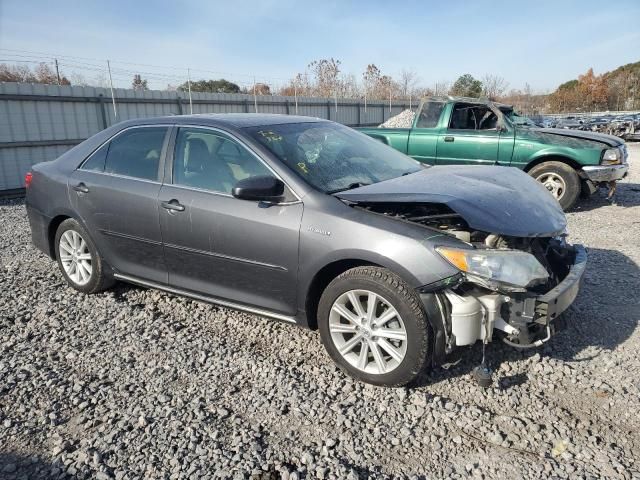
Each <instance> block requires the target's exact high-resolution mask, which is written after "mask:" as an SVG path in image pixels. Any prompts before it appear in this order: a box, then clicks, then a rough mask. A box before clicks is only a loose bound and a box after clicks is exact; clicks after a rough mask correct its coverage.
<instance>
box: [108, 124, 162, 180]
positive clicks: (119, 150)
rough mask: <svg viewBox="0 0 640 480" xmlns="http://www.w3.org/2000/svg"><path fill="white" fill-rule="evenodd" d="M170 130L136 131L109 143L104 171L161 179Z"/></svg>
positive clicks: (145, 129)
mask: <svg viewBox="0 0 640 480" xmlns="http://www.w3.org/2000/svg"><path fill="white" fill-rule="evenodd" d="M166 133H167V127H140V128H132V129H130V130H127V131H125V132H124V133H122V134H120V135H118V136H117V137H116V138H114V139H113V140H111V141H110V142H109V151H108V152H107V157H106V161H105V168H104V171H105V172H106V173H113V174H117V175H125V176H127V177H134V178H140V179H143V180H157V179H158V167H159V165H160V154H161V152H162V145H163V143H164V137H165V135H166Z"/></svg>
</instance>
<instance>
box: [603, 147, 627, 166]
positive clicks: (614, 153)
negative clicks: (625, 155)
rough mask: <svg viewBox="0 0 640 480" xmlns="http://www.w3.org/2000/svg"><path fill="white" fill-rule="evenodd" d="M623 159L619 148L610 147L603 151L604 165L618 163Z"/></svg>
mask: <svg viewBox="0 0 640 480" xmlns="http://www.w3.org/2000/svg"><path fill="white" fill-rule="evenodd" d="M621 159H622V152H621V151H620V149H619V148H608V149H606V150H605V151H604V152H603V153H602V162H601V163H602V165H617V164H619V163H620V160H621Z"/></svg>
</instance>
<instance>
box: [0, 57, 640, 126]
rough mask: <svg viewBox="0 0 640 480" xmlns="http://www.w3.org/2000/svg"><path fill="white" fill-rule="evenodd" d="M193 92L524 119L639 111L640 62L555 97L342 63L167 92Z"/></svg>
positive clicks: (23, 74)
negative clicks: (494, 110) (430, 107)
mask: <svg viewBox="0 0 640 480" xmlns="http://www.w3.org/2000/svg"><path fill="white" fill-rule="evenodd" d="M70 78H71V80H69V78H67V77H66V76H65V75H64V74H63V73H62V72H60V71H59V70H58V68H57V65H56V69H55V70H54V69H53V68H51V67H50V66H49V65H48V64H46V63H41V64H39V65H37V66H36V67H35V68H33V69H31V68H29V67H27V66H23V65H8V64H0V81H4V82H21V83H45V84H59V85H71V84H82V85H88V84H89V83H87V82H86V81H85V80H84V79H83V78H82V77H81V76H80V75H77V74H74V75H71V76H70ZM103 82H104V81H103ZM100 86H104V84H103V85H100ZM131 88H133V89H134V90H148V89H149V87H148V81H147V80H146V79H144V78H142V76H141V75H140V74H135V75H134V76H133V79H132V82H131ZM189 89H190V90H191V91H192V92H209V93H247V94H255V95H285V96H294V95H297V96H305V97H335V98H357V99H361V100H365V101H366V100H369V99H370V100H404V101H407V100H410V99H412V98H413V99H415V100H416V103H417V101H418V100H419V99H420V98H423V97H427V96H441V95H453V96H463V97H486V98H488V99H490V100H494V101H500V102H504V103H508V104H511V105H514V106H515V107H516V108H517V109H518V110H520V111H521V112H522V113H524V114H540V113H545V112H568V111H571V112H575V111H596V110H633V109H639V108H640V62H636V63H632V64H628V65H624V66H621V67H619V68H617V69H616V70H614V71H612V72H607V73H603V74H601V75H596V74H594V72H593V69H591V68H590V69H589V70H587V72H585V73H584V74H583V75H580V76H579V77H578V78H577V79H574V80H570V81H568V82H565V83H563V84H562V85H560V86H559V87H558V88H557V89H556V90H555V91H554V92H552V93H550V94H534V93H533V92H532V90H531V87H530V86H529V85H528V84H526V85H525V87H524V89H509V84H508V82H507V81H506V80H505V79H504V78H502V77H500V76H498V75H494V74H486V75H484V76H483V77H482V78H480V79H478V78H475V77H474V76H473V75H471V74H468V73H467V74H464V75H461V76H460V77H459V78H458V79H457V80H455V81H454V82H448V81H441V82H436V83H435V84H433V85H432V86H429V87H425V86H423V85H421V82H420V78H419V77H418V75H417V74H416V73H415V72H414V71H411V70H402V71H401V72H400V74H399V75H398V76H397V77H395V78H394V77H393V76H391V75H389V74H387V73H384V72H383V71H382V69H381V68H380V67H378V66H377V65H375V64H369V65H367V67H366V68H365V70H364V72H362V73H361V74H360V75H359V76H356V75H354V74H350V73H345V72H343V70H342V62H341V61H340V60H338V59H334V58H328V59H320V60H314V61H312V62H310V63H309V64H308V65H307V68H306V69H305V72H304V73H298V74H296V75H295V76H294V77H293V78H291V79H290V80H289V81H288V82H287V83H286V84H285V85H284V86H281V87H279V88H274V87H272V86H270V85H268V84H266V83H258V82H256V83H254V84H251V85H249V86H244V87H241V86H240V85H238V84H236V83H234V82H232V81H229V80H226V79H224V78H220V79H200V80H195V81H190V82H189V81H186V82H184V83H182V84H180V85H177V86H172V85H167V90H179V91H185V92H186V91H188V90H189Z"/></svg>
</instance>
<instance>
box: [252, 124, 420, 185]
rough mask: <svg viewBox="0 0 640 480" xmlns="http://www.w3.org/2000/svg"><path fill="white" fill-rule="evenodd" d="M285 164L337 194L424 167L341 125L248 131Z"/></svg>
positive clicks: (261, 127)
mask: <svg viewBox="0 0 640 480" xmlns="http://www.w3.org/2000/svg"><path fill="white" fill-rule="evenodd" d="M245 131H246V132H247V133H248V134H249V136H251V137H252V138H253V139H255V140H257V141H258V142H260V143H261V144H262V145H264V146H265V147H267V148H268V149H269V150H270V151H271V152H272V153H273V154H274V155H275V156H276V157H277V158H278V159H279V160H280V161H281V162H282V163H284V164H285V165H286V166H287V167H289V168H290V169H291V170H293V171H294V172H295V173H296V174H297V175H298V176H299V177H301V178H302V179H304V180H305V181H306V182H308V183H309V184H311V186H313V187H315V188H316V189H318V190H321V191H323V192H326V193H336V192H339V191H343V190H348V189H351V188H356V187H360V186H363V185H370V184H372V183H378V182H382V181H384V180H389V179H391V178H396V177H399V176H401V175H407V174H409V173H414V172H417V171H419V170H420V169H421V168H422V166H421V164H420V163H419V162H417V161H415V160H413V159H411V158H409V157H407V156H406V155H404V154H402V153H400V152H397V151H396V150H394V149H393V148H391V147H388V146H387V145H384V144H383V143H381V142H379V141H378V140H374V139H372V138H370V137H368V136H366V135H364V134H362V133H360V132H356V131H355V130H352V129H351V128H348V127H345V126H343V125H340V124H337V123H325V122H312V123H311V122H310V123H286V124H281V125H263V126H258V127H250V128H246V129H245Z"/></svg>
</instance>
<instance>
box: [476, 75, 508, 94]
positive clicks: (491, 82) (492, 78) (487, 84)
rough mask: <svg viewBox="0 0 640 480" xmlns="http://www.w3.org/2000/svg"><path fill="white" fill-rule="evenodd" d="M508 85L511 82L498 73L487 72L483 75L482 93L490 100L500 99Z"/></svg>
mask: <svg viewBox="0 0 640 480" xmlns="http://www.w3.org/2000/svg"><path fill="white" fill-rule="evenodd" d="M508 87H509V83H508V82H507V81H506V80H505V79H504V78H502V77H500V76H498V75H492V74H486V75H485V76H484V77H482V94H483V95H484V96H485V97H488V98H489V100H498V99H499V98H500V97H502V95H503V94H504V92H506V91H507V88H508Z"/></svg>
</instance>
